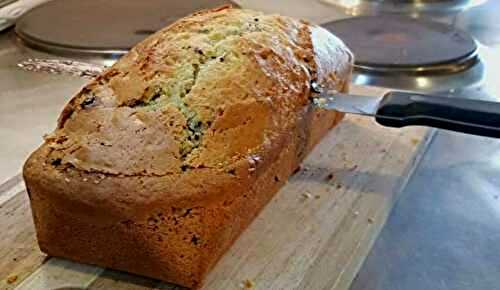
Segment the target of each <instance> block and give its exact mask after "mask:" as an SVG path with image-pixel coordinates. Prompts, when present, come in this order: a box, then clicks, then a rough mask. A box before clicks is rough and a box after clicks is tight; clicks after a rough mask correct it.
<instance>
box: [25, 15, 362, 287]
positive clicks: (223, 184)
mask: <svg viewBox="0 0 500 290" xmlns="http://www.w3.org/2000/svg"><path fill="white" fill-rule="evenodd" d="M352 61H353V58H352V55H351V54H350V52H349V51H348V49H347V48H346V47H345V46H344V44H343V43H342V42H341V41H340V40H339V39H337V38H336V37H335V36H333V35H332V34H330V33H329V32H327V31H326V30H324V29H322V28H320V27H318V26H315V25H312V24H309V23H307V22H305V21H299V20H294V19H291V18H288V17H284V16H278V15H265V14H262V13H259V12H255V11H250V10H240V9H235V8H231V7H221V8H217V9H213V10H206V11H201V12H198V13H195V14H193V15H190V16H188V17H185V18H182V19H180V20H178V21H177V22H175V23H173V24H172V25H170V26H168V27H166V28H165V29H163V30H160V31H158V32H157V33H155V34H154V35H152V36H150V37H148V38H147V39H146V40H144V41H143V42H141V43H139V44H138V45H137V46H135V47H134V48H133V49H132V50H131V51H130V52H129V53H127V54H126V55H125V56H123V57H122V58H121V59H119V60H118V61H117V62H116V63H115V64H114V65H113V66H112V67H110V68H109V69H107V70H106V71H105V72H103V73H102V74H101V75H100V76H99V77H97V78H96V79H95V80H93V81H91V82H90V83H89V84H87V85H86V86H85V87H83V88H82V89H81V90H80V91H79V92H78V93H77V94H76V95H75V96H74V97H73V98H72V99H71V100H70V101H69V103H68V104H67V105H66V107H65V108H64V110H63V111H62V113H61V115H60V117H59V120H58V125H57V128H56V129H55V131H54V132H52V133H51V134H49V135H48V136H46V137H45V142H44V144H42V145H41V146H40V148H38V149H37V150H36V151H35V152H34V153H33V154H32V155H31V156H30V157H29V159H28V160H27V162H26V163H25V165H24V179H25V181H26V185H27V189H28V194H29V197H30V201H31V207H32V211H33V218H34V223H35V226H36V232H37V238H38V243H39V246H40V248H41V250H42V251H43V252H45V253H47V254H48V255H51V256H57V257H64V258H68V259H71V260H75V261H78V262H83V263H89V264H94V265H99V266H102V267H109V268H112V269H118V270H123V271H127V272H131V273H136V274H140V275H145V276H149V277H153V278H157V279H160V280H163V281H167V282H172V283H176V284H179V285H183V286H186V287H190V288H199V287H200V286H201V285H202V282H203V279H204V277H205V276H206V274H207V272H208V271H209V270H210V269H211V268H213V266H214V265H215V263H216V262H217V260H218V259H219V258H220V257H221V256H222V255H223V254H224V252H225V251H226V250H227V249H228V248H229V247H230V246H231V244H232V243H233V242H234V241H235V240H236V239H237V237H238V236H239V235H240V234H241V233H242V231H243V230H244V229H245V228H246V227H247V226H248V225H249V223H250V222H251V221H252V219H253V218H254V217H255V216H256V215H257V214H258V213H259V211H260V210H261V209H262V208H263V207H264V206H265V205H266V203H267V202H268V201H269V200H270V199H271V198H272V197H273V195H274V194H275V193H276V192H277V191H278V190H279V189H280V187H282V186H283V184H284V183H285V182H286V181H287V179H288V177H289V176H290V175H291V174H292V173H293V171H294V170H295V169H296V168H297V167H298V166H299V164H300V162H301V161H302V160H303V158H304V157H305V156H306V155H307V153H308V152H309V151H310V150H311V149H312V148H313V146H314V145H315V144H316V143H317V142H319V141H320V139H321V138H322V137H323V136H324V135H325V134H326V133H327V132H328V131H329V129H331V128H332V127H333V126H335V125H336V124H337V123H338V122H339V121H340V119H341V118H342V114H340V113H336V112H332V111H324V110H320V109H317V108H314V107H313V106H312V105H311V96H312V94H313V91H312V89H311V84H313V83H315V84H317V85H318V86H319V87H321V88H323V89H331V90H337V91H347V89H348V84H349V79H350V74H351V69H352ZM270 222H272V221H270Z"/></svg>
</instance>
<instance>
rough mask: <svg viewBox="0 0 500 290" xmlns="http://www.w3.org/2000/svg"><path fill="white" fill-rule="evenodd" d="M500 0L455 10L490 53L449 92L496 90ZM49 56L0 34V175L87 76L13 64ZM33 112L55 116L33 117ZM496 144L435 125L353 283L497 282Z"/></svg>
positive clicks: (323, 13)
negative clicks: (482, 70) (473, 82)
mask: <svg viewBox="0 0 500 290" xmlns="http://www.w3.org/2000/svg"><path fill="white" fill-rule="evenodd" d="M239 2H240V3H241V4H242V5H243V6H244V7H251V8H256V9H264V10H266V11H269V12H281V13H286V14H290V15H292V16H301V17H305V18H309V19H312V20H313V21H315V22H325V21H329V20H332V19H338V18H343V17H346V16H345V15H343V14H342V13H338V10H333V9H331V8H328V6H326V5H323V4H320V3H317V2H316V1H313V2H309V1H299V0H292V1H287V5H286V7H285V5H282V4H281V3H280V2H279V1H272V2H271V3H269V1H264V0H254V1H239ZM494 2H496V3H494ZM499 4H500V3H498V1H490V2H489V3H488V4H486V6H483V7H478V8H474V9H472V10H471V11H470V12H467V13H466V14H464V15H463V16H460V17H458V18H456V19H454V22H455V23H456V24H457V25H458V26H460V27H463V28H465V29H467V30H469V31H471V32H472V33H473V34H474V36H476V37H477V39H478V40H479V41H480V42H481V44H482V45H483V46H485V48H486V50H485V53H484V55H485V56H486V57H487V58H488V64H487V68H486V69H487V71H486V78H485V82H484V85H483V86H482V87H481V88H480V89H479V90H478V88H471V89H468V90H457V91H456V92H454V95H455V96H456V97H478V98H486V99H492V98H494V97H493V96H500V84H498V82H496V79H495V78H496V77H497V76H498V75H500V71H499V69H497V67H500V61H499V60H498V59H500V53H499V50H500V39H499V38H498V35H500V27H498V24H495V22H496V19H495V17H494V16H491V15H492V13H489V12H490V11H494V10H495V9H500V5H499ZM497 11H498V10H497ZM496 17H498V16H496ZM478 20H482V21H481V22H479V21H478ZM47 56H48V55H45V54H43V53H40V52H36V51H33V50H31V49H27V48H23V47H20V46H18V44H17V43H16V41H15V39H14V36H13V33H12V31H7V32H4V33H1V34H0V86H1V87H2V91H0V125H1V127H0V136H1V137H0V161H1V162H0V184H1V183H3V182H4V181H6V180H8V179H9V178H12V177H13V176H14V175H16V174H17V173H19V172H20V169H21V165H22V163H23V161H24V160H25V158H26V157H27V155H28V154H29V153H30V152H31V151H32V150H33V148H36V147H37V145H38V144H39V143H41V142H42V135H43V134H45V133H48V132H50V131H51V130H52V129H53V127H51V126H47V125H46V124H55V121H56V118H57V115H58V114H59V112H60V110H61V106H60V104H61V103H62V102H64V100H67V99H68V97H69V96H71V95H72V93H74V92H75V91H76V90H77V88H78V87H80V86H81V85H83V84H84V83H85V80H82V79H79V78H75V77H65V76H52V75H47V74H33V73H28V72H24V71H21V70H19V69H17V68H16V64H17V62H18V61H20V60H23V59H26V58H29V57H47ZM40 116H50V118H52V119H53V122H37V120H38V119H39V118H40ZM32 136H40V138H38V139H37V138H33V137H32ZM498 145H500V142H499V141H498V140H494V139H487V138H480V137H474V136H466V135H462V134H455V133H450V132H446V131H437V133H436V134H435V135H434V137H433V140H432V141H431V143H430V145H429V147H428V148H427V151H426V153H425V156H424V158H423V160H422V162H421V163H420V164H419V166H418V167H417V169H416V171H415V173H414V174H413V175H412V177H411V179H410V181H409V183H408V186H407V187H406V188H405V189H404V190H403V192H402V194H401V198H400V201H399V202H398V204H397V205H396V207H395V208H394V210H393V212H392V214H391V216H390V218H389V221H388V223H387V224H386V226H385V228H384V230H383V231H382V233H381V235H380V237H379V238H378V240H377V242H376V243H375V246H374V248H373V250H372V252H371V254H370V256H369V257H368V259H367V260H366V262H365V264H364V266H363V267H362V269H361V271H360V273H359V275H358V278H357V279H356V280H355V282H354V283H353V285H352V287H351V290H364V289H384V290H391V289H409V290H411V289H478V290H482V289H485V290H486V289H488V290H489V289H494V288H497V285H498V283H499V282H500V281H499V279H500V244H499V243H497V241H498V239H499V238H500V235H499V233H500V231H498V230H497V228H498V227H499V226H500V198H499V194H500V190H499V188H500V179H499V178H498V176H500V165H499V164H500V163H499V162H500V161H499V160H500V154H499V153H500V151H499V149H498V148H500V146H498Z"/></svg>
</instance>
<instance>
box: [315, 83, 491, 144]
mask: <svg viewBox="0 0 500 290" xmlns="http://www.w3.org/2000/svg"><path fill="white" fill-rule="evenodd" d="M314 88H315V87H314V86H313V89H314ZM315 91H316V92H317V90H315ZM313 103H314V104H315V105H316V106H317V107H320V108H323V109H327V110H336V111H339V112H343V113H349V114H358V115H364V116H369V117H374V118H375V120H376V121H377V123H379V124H380V125H383V126H386V127H395V128H401V127H405V126H414V125H417V126H428V127H434V128H440V129H446V130H451V131H456V132H461V133H467V134H472V135H479V136H486V137H494V138H500V103H497V102H490V101H481V100H471V99H463V98H449V97H442V96H434V95H423V94H416V93H410V92H399V91H392V92H388V93H386V94H385V95H383V96H382V97H373V96H361V95H351V94H344V93H339V92H330V93H329V92H318V94H317V95H315V96H314V97H313Z"/></svg>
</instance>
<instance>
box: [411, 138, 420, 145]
mask: <svg viewBox="0 0 500 290" xmlns="http://www.w3.org/2000/svg"><path fill="white" fill-rule="evenodd" d="M411 143H413V145H417V144H418V143H420V140H419V139H417V138H412V139H411Z"/></svg>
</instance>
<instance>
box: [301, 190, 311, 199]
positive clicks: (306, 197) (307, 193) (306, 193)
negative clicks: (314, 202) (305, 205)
mask: <svg viewBox="0 0 500 290" xmlns="http://www.w3.org/2000/svg"><path fill="white" fill-rule="evenodd" d="M302 197H303V198H304V199H309V198H311V197H312V195H311V194H310V193H309V192H304V193H302Z"/></svg>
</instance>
